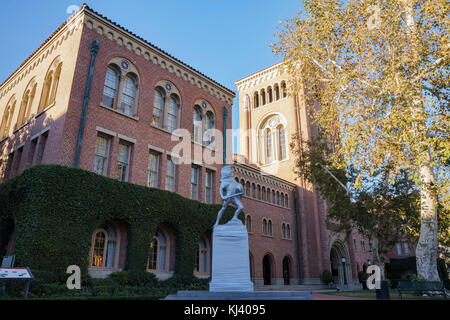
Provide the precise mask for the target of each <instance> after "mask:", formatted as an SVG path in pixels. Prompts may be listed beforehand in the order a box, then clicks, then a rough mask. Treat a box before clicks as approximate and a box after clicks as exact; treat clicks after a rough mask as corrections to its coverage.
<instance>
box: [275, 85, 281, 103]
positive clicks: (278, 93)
mask: <svg viewBox="0 0 450 320" xmlns="http://www.w3.org/2000/svg"><path fill="white" fill-rule="evenodd" d="M274 91H275V100H280V87H279V86H278V83H277V84H275V86H274Z"/></svg>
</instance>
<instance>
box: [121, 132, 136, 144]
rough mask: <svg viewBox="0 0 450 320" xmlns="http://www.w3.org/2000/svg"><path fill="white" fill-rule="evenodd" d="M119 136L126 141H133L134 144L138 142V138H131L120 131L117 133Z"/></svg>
mask: <svg viewBox="0 0 450 320" xmlns="http://www.w3.org/2000/svg"><path fill="white" fill-rule="evenodd" d="M117 137H118V138H119V139H121V140H125V141H128V142H131V143H133V144H136V139H133V138H129V137H127V136H124V135H122V134H120V133H119V134H118V135H117Z"/></svg>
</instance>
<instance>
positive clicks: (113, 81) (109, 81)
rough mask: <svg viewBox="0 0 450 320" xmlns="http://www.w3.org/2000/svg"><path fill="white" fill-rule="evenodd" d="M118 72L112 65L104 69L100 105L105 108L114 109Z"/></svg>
mask: <svg viewBox="0 0 450 320" xmlns="http://www.w3.org/2000/svg"><path fill="white" fill-rule="evenodd" d="M119 76H120V72H119V71H118V69H117V67H116V66H114V65H110V66H108V69H106V76H105V85H104V86H103V96H102V103H103V105H104V106H105V107H108V108H111V109H114V108H115V102H116V99H117V93H118V92H117V89H118V88H119Z"/></svg>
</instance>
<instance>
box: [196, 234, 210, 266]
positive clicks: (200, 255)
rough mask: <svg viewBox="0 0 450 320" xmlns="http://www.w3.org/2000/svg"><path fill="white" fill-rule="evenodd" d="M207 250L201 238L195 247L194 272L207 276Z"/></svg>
mask: <svg viewBox="0 0 450 320" xmlns="http://www.w3.org/2000/svg"><path fill="white" fill-rule="evenodd" d="M208 261H209V250H208V245H207V243H206V241H205V238H204V237H203V236H202V237H201V238H200V242H199V244H198V247H197V253H196V259H195V267H194V272H195V273H197V274H207V273H208V272H209V266H208V265H209V263H208Z"/></svg>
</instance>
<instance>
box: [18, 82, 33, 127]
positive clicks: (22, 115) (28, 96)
mask: <svg viewBox="0 0 450 320" xmlns="http://www.w3.org/2000/svg"><path fill="white" fill-rule="evenodd" d="M36 87H37V84H36V81H35V80H34V79H33V80H32V81H31V82H30V84H28V86H27V88H26V89H25V93H24V94H23V97H22V104H21V105H20V110H19V116H18V118H17V122H16V129H17V128H19V127H20V126H22V125H23V124H24V123H26V122H27V121H28V120H29V118H30V112H31V107H32V105H33V101H34V96H35V94H36Z"/></svg>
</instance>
